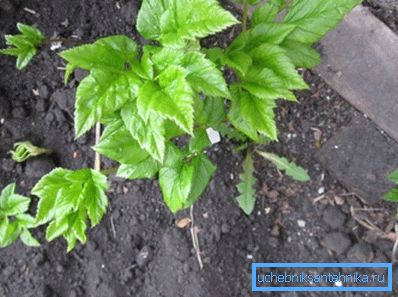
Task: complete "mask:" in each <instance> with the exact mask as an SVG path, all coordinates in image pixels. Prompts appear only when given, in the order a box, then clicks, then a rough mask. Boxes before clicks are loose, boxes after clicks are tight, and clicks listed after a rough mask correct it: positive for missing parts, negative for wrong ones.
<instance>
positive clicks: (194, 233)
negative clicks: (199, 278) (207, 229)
mask: <svg viewBox="0 0 398 297" xmlns="http://www.w3.org/2000/svg"><path fill="white" fill-rule="evenodd" d="M190 216H191V236H192V243H193V247H194V249H195V252H196V258H197V259H198V262H199V267H200V270H202V269H203V262H202V256H201V255H200V246H199V239H198V230H197V228H196V226H195V220H194V213H193V205H192V206H191V209H190Z"/></svg>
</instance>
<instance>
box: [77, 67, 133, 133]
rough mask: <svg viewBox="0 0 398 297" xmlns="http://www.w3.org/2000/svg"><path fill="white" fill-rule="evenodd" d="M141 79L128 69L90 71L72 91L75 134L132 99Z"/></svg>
mask: <svg viewBox="0 0 398 297" xmlns="http://www.w3.org/2000/svg"><path fill="white" fill-rule="evenodd" d="M140 85H141V81H140V80H139V79H138V78H137V75H136V74H135V73H133V72H132V71H124V72H120V73H112V72H104V71H102V70H92V71H91V74H90V75H89V76H87V77H85V78H84V79H83V80H82V81H81V83H80V85H79V87H78V88H77V92H76V103H75V130H76V137H79V136H81V135H82V134H84V133H85V132H87V131H88V130H89V129H90V128H92V127H93V126H94V125H95V123H96V122H97V121H99V120H100V119H101V118H102V117H103V116H104V115H106V114H111V113H113V112H115V111H116V110H118V109H120V108H121V107H122V106H123V105H124V104H125V103H126V102H128V101H130V100H134V98H135V97H136V94H137V93H138V88H139V86H140Z"/></svg>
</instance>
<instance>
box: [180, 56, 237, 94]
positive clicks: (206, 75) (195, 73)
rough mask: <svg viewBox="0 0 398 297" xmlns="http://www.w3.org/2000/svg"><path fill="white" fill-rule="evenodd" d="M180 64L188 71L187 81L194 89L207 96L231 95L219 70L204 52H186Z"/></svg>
mask: <svg viewBox="0 0 398 297" xmlns="http://www.w3.org/2000/svg"><path fill="white" fill-rule="evenodd" d="M182 66H183V67H184V68H185V69H186V70H187V71H188V74H187V77H186V79H187V81H188V82H189V83H190V84H191V86H192V88H194V89H195V90H196V91H198V92H202V93H204V94H206V95H209V96H219V97H225V98H230V97H231V96H230V94H229V91H228V87H227V83H226V82H225V79H224V77H223V75H222V73H221V71H220V70H218V69H217V68H216V66H215V65H214V64H213V63H212V62H211V61H210V60H208V59H206V57H205V55H204V54H202V53H198V52H190V53H188V54H187V55H185V56H184V58H183V59H182Z"/></svg>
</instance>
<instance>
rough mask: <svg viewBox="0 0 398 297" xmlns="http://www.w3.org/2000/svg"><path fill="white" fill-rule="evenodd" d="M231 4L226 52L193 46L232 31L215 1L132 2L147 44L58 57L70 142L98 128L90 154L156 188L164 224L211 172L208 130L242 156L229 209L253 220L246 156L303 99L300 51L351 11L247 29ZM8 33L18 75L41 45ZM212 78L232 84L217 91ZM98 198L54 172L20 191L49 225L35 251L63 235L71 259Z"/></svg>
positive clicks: (350, 1) (324, 6)
mask: <svg viewBox="0 0 398 297" xmlns="http://www.w3.org/2000/svg"><path fill="white" fill-rule="evenodd" d="M239 2H242V3H243V7H244V11H243V17H242V18H243V20H242V33H241V34H239V35H238V36H237V37H236V38H235V39H234V40H233V41H232V42H231V44H230V45H229V46H228V47H227V48H218V47H213V48H201V44H200V39H202V38H204V37H207V36H210V35H213V34H216V33H219V32H222V31H223V30H225V29H227V28H229V27H231V26H235V25H238V24H239V21H238V20H237V18H235V17H234V16H233V15H232V14H231V13H230V12H229V11H227V10H225V9H224V8H222V7H221V6H220V4H219V3H218V1H216V0H176V1H169V0H165V1H157V0H143V2H142V6H141V9H140V11H139V14H138V17H137V30H138V32H139V33H140V34H141V35H142V36H143V37H144V38H146V39H147V40H150V41H152V42H151V43H150V44H151V45H149V44H146V45H143V46H141V45H139V44H137V43H136V42H135V41H134V40H132V39H131V38H129V37H127V36H122V35H116V36H109V37H105V38H101V39H98V40H97V41H95V42H94V43H92V44H86V45H82V46H78V47H75V48H72V49H68V50H65V51H63V52H61V53H60V56H61V57H62V58H63V59H64V60H65V61H66V62H67V66H66V71H65V82H67V81H68V79H69V78H70V76H71V75H72V74H73V72H74V70H75V69H76V68H81V69H84V70H87V71H88V72H89V74H88V76H87V77H85V78H84V79H83V80H82V81H81V82H80V84H79V86H78V88H77V92H76V103H75V117H74V120H75V134H76V137H80V136H82V135H83V134H85V133H87V132H88V131H90V130H91V129H92V128H93V127H94V126H95V125H96V124H97V123H101V124H102V125H104V126H105V129H104V131H103V133H102V135H101V138H100V140H99V143H98V144H97V145H95V146H94V147H93V149H94V150H95V151H96V152H97V153H100V154H102V155H104V156H106V157H108V158H110V159H112V160H115V161H117V162H118V163H119V164H120V166H119V168H118V170H117V173H116V174H117V175H118V176H121V177H124V178H127V179H137V178H153V177H158V179H159V184H160V188H161V191H162V193H163V198H164V201H165V203H166V205H167V206H168V208H169V209H170V210H171V211H172V212H173V213H175V212H177V211H179V210H182V209H185V208H187V207H190V206H192V205H193V204H194V203H195V202H196V200H197V199H198V198H199V197H200V196H201V194H202V193H203V191H204V190H205V188H206V186H207V184H208V182H209V181H210V179H211V178H212V176H213V174H214V172H215V170H216V166H215V165H214V164H213V163H212V162H211V160H210V159H209V158H208V156H207V151H208V150H209V147H210V146H211V145H212V143H211V141H210V140H209V137H208V135H207V131H208V129H209V128H211V129H212V131H213V130H214V131H218V132H220V134H221V135H223V136H224V137H226V138H230V139H233V140H234V141H236V142H238V146H239V149H240V150H242V151H244V150H245V151H247V157H246V159H245V161H244V162H243V173H242V174H241V176H240V178H241V182H240V184H239V186H238V192H239V193H240V196H239V197H238V199H237V201H238V204H239V206H240V207H241V208H242V209H243V210H244V212H245V213H247V214H250V213H251V212H252V211H253V208H254V202H255V199H254V198H255V197H254V196H255V191H254V184H255V179H254V177H253V172H254V166H253V155H252V153H251V152H253V151H257V150H258V149H259V146H261V145H264V144H266V143H268V142H270V141H277V140H278V131H277V125H276V121H275V108H276V106H277V100H278V99H283V100H288V101H292V102H295V101H297V99H296V96H295V94H294V91H295V90H302V89H307V88H308V86H307V84H306V83H305V81H304V80H303V78H302V77H301V75H300V74H299V73H298V71H297V68H299V67H304V68H311V67H314V66H316V65H317V64H318V63H319V62H320V55H319V54H318V52H317V51H316V50H315V49H313V48H312V45H313V44H314V43H316V42H318V41H319V40H320V39H321V38H322V37H323V36H324V35H325V34H326V33H327V32H328V31H330V30H331V29H333V28H334V27H335V26H336V25H337V24H338V23H339V22H340V21H341V20H342V18H343V17H344V15H345V14H346V13H348V12H349V11H350V10H351V9H352V8H353V7H354V6H356V5H358V4H359V3H360V2H361V1H360V0H317V1H307V0H294V1H284V0H270V1H268V2H267V3H265V4H261V5H258V7H256V8H255V9H254V12H253V16H252V18H251V22H249V19H248V6H249V5H254V4H258V3H259V2H260V1H257V0H254V1H249V0H243V1H239ZM249 24H250V26H249ZM18 27H19V29H20V31H21V32H22V33H23V34H22V35H16V36H8V37H7V42H8V44H9V45H14V46H15V48H10V49H5V50H2V51H1V52H0V53H3V54H11V55H16V56H18V60H17V68H22V67H24V66H26V64H27V62H29V60H30V59H31V57H33V55H34V54H35V53H36V48H37V46H38V45H39V44H41V43H42V42H43V37H42V34H41V33H40V32H38V31H37V29H32V28H31V27H24V26H22V25H18ZM28 28H30V29H29V30H28ZM24 31H25V32H24ZM22 41H23V42H22ZM223 71H228V72H230V73H233V75H232V76H231V77H234V79H231V80H229V81H226V79H225V77H224V72H223ZM97 131H98V129H97ZM181 137H183V138H188V139H189V141H188V142H187V143H186V145H180V143H181V142H177V141H176V138H181ZM260 154H261V155H262V156H263V157H265V158H266V159H267V160H270V161H271V162H273V163H274V164H275V165H276V166H277V167H278V168H279V169H280V170H283V171H285V172H286V174H288V175H290V176H292V177H293V178H295V179H298V180H300V181H306V180H308V175H307V173H306V172H305V171H304V170H303V169H301V168H299V167H297V166H295V165H294V164H292V163H290V162H288V161H287V160H286V159H284V158H280V157H278V156H275V155H273V154H269V153H260ZM97 167H98V166H97ZM106 189H107V182H106V177H105V176H104V175H103V174H101V173H100V172H98V171H96V170H90V169H83V170H80V171H71V170H66V169H55V170H54V171H53V172H51V173H50V174H48V175H46V176H45V177H43V178H42V179H41V180H40V181H39V182H38V184H37V185H36V186H35V187H34V189H33V191H32V193H33V194H34V195H36V196H38V197H39V198H40V200H39V208H38V213H37V214H36V218H35V220H36V224H38V225H39V224H46V223H49V226H48V228H47V234H46V238H47V240H53V239H55V238H57V237H59V236H63V237H64V238H65V239H66V240H67V242H68V250H71V249H72V248H73V247H74V246H75V244H76V242H77V240H79V241H80V242H82V243H84V242H86V229H87V221H88V220H90V221H91V225H93V226H94V225H96V224H98V223H99V221H100V220H101V218H102V217H103V215H104V213H105V211H106V206H107V204H108V202H107V201H108V200H107V198H106V196H105V191H106Z"/></svg>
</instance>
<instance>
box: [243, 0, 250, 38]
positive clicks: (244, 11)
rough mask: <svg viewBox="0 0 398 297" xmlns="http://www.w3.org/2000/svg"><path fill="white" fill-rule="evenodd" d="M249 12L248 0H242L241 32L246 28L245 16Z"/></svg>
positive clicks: (246, 16)
mask: <svg viewBox="0 0 398 297" xmlns="http://www.w3.org/2000/svg"><path fill="white" fill-rule="evenodd" d="M248 14H249V1H248V0H244V2H243V20H242V32H245V31H246V30H247V18H248Z"/></svg>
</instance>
